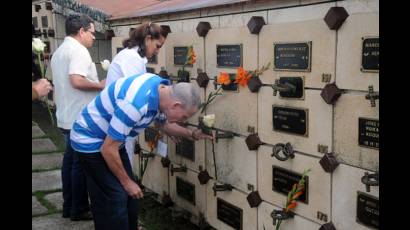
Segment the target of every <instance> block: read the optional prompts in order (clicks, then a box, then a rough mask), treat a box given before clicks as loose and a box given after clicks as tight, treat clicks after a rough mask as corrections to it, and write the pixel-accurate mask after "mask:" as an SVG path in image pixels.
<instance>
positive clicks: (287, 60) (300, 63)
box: [273, 42, 312, 72]
mask: <svg viewBox="0 0 410 230" xmlns="http://www.w3.org/2000/svg"><path fill="white" fill-rule="evenodd" d="M273 59H274V60H273V63H274V65H273V69H274V70H287V71H304V72H310V66H311V61H312V42H299V43H274V44H273Z"/></svg>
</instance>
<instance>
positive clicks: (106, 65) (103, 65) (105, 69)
mask: <svg viewBox="0 0 410 230" xmlns="http://www.w3.org/2000/svg"><path fill="white" fill-rule="evenodd" d="M101 67H102V68H103V70H104V71H108V67H110V61H108V60H107V59H105V60H104V61H102V62H101Z"/></svg>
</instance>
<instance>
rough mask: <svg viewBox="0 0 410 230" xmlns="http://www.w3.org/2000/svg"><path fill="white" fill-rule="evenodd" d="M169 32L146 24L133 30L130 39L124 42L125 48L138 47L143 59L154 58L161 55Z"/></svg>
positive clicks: (157, 26) (156, 25)
mask: <svg viewBox="0 0 410 230" xmlns="http://www.w3.org/2000/svg"><path fill="white" fill-rule="evenodd" d="M167 35H168V31H166V30H164V29H163V28H162V27H161V26H159V25H158V24H155V23H151V22H150V23H144V24H142V25H141V26H139V27H137V28H136V29H133V30H131V32H130V37H129V38H128V39H126V40H124V41H123V46H124V47H127V48H129V49H131V48H133V47H136V46H138V47H139V50H138V53H139V54H140V56H141V57H147V58H152V57H153V56H154V55H156V54H158V53H159V50H160V49H161V47H162V45H163V44H164V42H165V39H166V38H167Z"/></svg>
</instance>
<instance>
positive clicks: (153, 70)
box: [146, 66, 155, 74]
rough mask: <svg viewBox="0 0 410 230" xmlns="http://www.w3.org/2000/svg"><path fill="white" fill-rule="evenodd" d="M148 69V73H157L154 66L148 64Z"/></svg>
mask: <svg viewBox="0 0 410 230" xmlns="http://www.w3.org/2000/svg"><path fill="white" fill-rule="evenodd" d="M146 69H147V73H153V74H155V69H154V68H152V67H148V66H147V67H146Z"/></svg>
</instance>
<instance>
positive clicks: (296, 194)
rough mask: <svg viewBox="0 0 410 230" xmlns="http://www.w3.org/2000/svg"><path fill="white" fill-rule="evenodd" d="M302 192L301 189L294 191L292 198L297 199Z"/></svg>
mask: <svg viewBox="0 0 410 230" xmlns="http://www.w3.org/2000/svg"><path fill="white" fill-rule="evenodd" d="M302 194H303V191H299V192H297V193H295V195H293V197H292V200H295V199H297V198H298V197H299V196H301V195H302Z"/></svg>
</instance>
